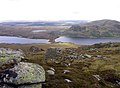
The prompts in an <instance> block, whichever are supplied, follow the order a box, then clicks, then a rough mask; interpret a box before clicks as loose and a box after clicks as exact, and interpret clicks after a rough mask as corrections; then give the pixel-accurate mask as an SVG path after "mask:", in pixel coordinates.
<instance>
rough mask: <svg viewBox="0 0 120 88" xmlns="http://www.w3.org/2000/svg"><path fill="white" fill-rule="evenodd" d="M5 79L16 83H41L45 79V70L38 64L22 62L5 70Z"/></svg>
mask: <svg viewBox="0 0 120 88" xmlns="http://www.w3.org/2000/svg"><path fill="white" fill-rule="evenodd" d="M3 81H4V82H5V83H9V84H15V85H20V84H30V83H40V82H44V81H45V71H44V69H43V67H42V66H40V65H38V64H33V63H26V62H20V63H18V65H16V66H15V67H14V68H11V69H9V70H6V71H5V72H4V78H3Z"/></svg>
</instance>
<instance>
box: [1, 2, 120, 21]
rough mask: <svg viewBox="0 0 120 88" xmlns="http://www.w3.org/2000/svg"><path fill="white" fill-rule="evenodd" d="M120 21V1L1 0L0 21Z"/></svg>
mask: <svg viewBox="0 0 120 88" xmlns="http://www.w3.org/2000/svg"><path fill="white" fill-rule="evenodd" d="M100 19H113V20H119V21H120V0H0V21H18V20H27V21H39V20H51V21H52V20H100Z"/></svg>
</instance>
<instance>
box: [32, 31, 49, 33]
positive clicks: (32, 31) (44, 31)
mask: <svg viewBox="0 0 120 88" xmlns="http://www.w3.org/2000/svg"><path fill="white" fill-rule="evenodd" d="M32 32H34V33H37V32H47V30H33V31H32Z"/></svg>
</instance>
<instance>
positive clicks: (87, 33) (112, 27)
mask: <svg viewBox="0 0 120 88" xmlns="http://www.w3.org/2000/svg"><path fill="white" fill-rule="evenodd" d="M63 34H64V35H66V36H70V37H89V38H100V37H102V38H104V37H114V38H119V37H120V22H118V21H115V20H106V19H105V20H97V21H92V22H89V23H86V24H82V25H74V26H72V27H71V28H69V29H68V30H65V32H64V33H63Z"/></svg>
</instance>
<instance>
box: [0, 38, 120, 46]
mask: <svg viewBox="0 0 120 88" xmlns="http://www.w3.org/2000/svg"><path fill="white" fill-rule="evenodd" d="M55 41H56V42H71V43H75V44H81V45H92V44H95V43H105V42H120V39H112V38H71V37H65V36H62V37H59V38H57V39H56V40H55ZM0 43H9V44H12V43H15V44H32V43H49V42H48V40H47V39H29V38H20V37H11V36H0Z"/></svg>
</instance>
